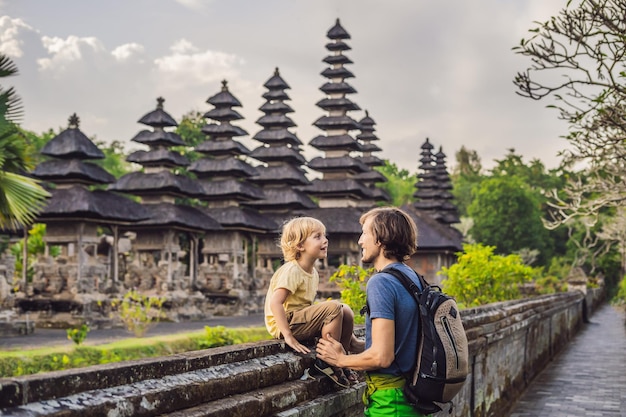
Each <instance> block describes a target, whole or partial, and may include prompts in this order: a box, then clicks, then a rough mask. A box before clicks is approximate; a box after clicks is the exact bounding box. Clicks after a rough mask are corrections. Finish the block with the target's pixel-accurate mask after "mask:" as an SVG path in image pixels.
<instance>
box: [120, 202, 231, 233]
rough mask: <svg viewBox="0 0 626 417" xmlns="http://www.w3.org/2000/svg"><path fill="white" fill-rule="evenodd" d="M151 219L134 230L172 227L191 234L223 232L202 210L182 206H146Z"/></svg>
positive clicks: (140, 222)
mask: <svg viewBox="0 0 626 417" xmlns="http://www.w3.org/2000/svg"><path fill="white" fill-rule="evenodd" d="M144 207H145V209H146V210H147V212H148V213H149V215H150V218H148V219H146V220H142V221H139V222H137V223H135V224H134V225H133V227H132V229H135V228H136V227H135V226H137V227H139V228H147V227H149V228H154V227H172V228H176V229H179V230H181V229H182V230H186V231H191V232H201V231H202V232H212V231H216V230H223V229H222V226H221V225H220V224H219V222H218V221H217V220H215V219H214V218H213V217H211V216H209V215H208V214H206V213H204V212H203V211H201V210H200V209H197V208H195V207H191V206H186V205H182V204H171V203H158V204H145V205H144Z"/></svg>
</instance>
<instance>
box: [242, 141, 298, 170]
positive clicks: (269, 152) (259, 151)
mask: <svg viewBox="0 0 626 417" xmlns="http://www.w3.org/2000/svg"><path fill="white" fill-rule="evenodd" d="M250 157H252V158H254V159H258V160H259V161H263V162H278V161H280V162H284V163H286V164H293V165H303V164H304V163H305V162H306V159H305V158H304V156H302V154H301V153H300V152H299V150H298V149H297V148H293V147H292V148H289V147H287V146H271V147H270V146H259V147H258V148H256V149H255V150H253V151H252V152H250ZM257 170H258V168H257Z"/></svg>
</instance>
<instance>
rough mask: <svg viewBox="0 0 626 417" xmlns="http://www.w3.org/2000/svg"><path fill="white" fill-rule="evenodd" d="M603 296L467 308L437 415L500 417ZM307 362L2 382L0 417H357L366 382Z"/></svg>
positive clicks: (279, 356) (102, 368)
mask: <svg viewBox="0 0 626 417" xmlns="http://www.w3.org/2000/svg"><path fill="white" fill-rule="evenodd" d="M602 297H603V292H602V290H591V291H589V292H587V293H586V294H583V293H581V292H578V291H572V292H568V293H561V294H554V295H546V296H540V297H535V298H531V299H525V300H518V301H511V302H506V303H497V304H491V305H488V306H483V307H480V308H473V309H468V310H464V311H463V312H462V314H463V322H464V325H465V328H466V332H467V335H468V340H469V342H470V364H471V375H470V376H469V378H468V380H467V383H466V384H465V386H464V388H463V390H462V391H461V392H460V393H459V395H458V396H457V397H456V398H455V400H454V404H455V406H454V408H453V410H452V413H448V410H447V409H446V410H444V411H442V412H440V413H438V414H437V415H436V416H455V417H461V416H463V417H492V416H503V415H506V414H507V411H508V409H509V408H510V406H511V405H512V404H513V403H514V401H515V400H516V399H517V398H518V397H519V395H520V394H521V392H522V391H523V390H524V388H525V387H526V386H527V385H528V384H529V383H531V381H532V379H533V377H534V376H536V375H537V374H538V373H539V372H540V371H541V370H542V369H543V368H544V367H545V365H546V363H548V362H549V361H550V360H551V359H552V358H553V357H554V356H555V355H556V354H557V353H558V352H559V351H560V350H561V348H562V347H563V346H564V345H566V344H567V343H568V342H569V341H570V340H571V338H572V337H573V336H574V335H575V333H576V332H577V331H578V330H579V328H580V326H581V325H582V323H583V321H584V320H585V318H586V317H587V316H588V315H591V314H592V312H593V310H595V308H596V306H597V305H598V304H599V303H600V302H601V301H602ZM360 331H361V332H362V329H360ZM313 360H314V359H313V356H312V355H307V356H302V355H297V354H295V353H293V352H292V351H291V350H290V349H289V348H286V347H285V346H284V344H282V343H280V342H278V341H267V342H259V343H250V344H244V345H238V346H229V347H222V348H214V349H207V350H202V351H197V352H189V353H185V354H178V355H171V356H167V357H161V358H155V359H144V360H138V361H128V362H123V363H116V364H107V365H98V366H92V367H88V368H84V369H75V370H68V371H61V372H50V373H47V374H39V375H31V376H25V377H20V378H7V379H0V415H3V416H18V415H19V416H53V415H55V416H60V415H63V416H66V417H72V416H85V415H89V416H119V417H122V416H157V415H159V416H189V415H193V416H220V417H223V416H255V417H264V416H276V417H287V416H290V417H296V416H301V417H305V416H328V417H339V416H342V417H353V416H361V415H362V412H363V405H362V403H361V395H362V393H363V389H364V383H363V382H361V383H358V384H357V385H355V386H353V387H351V388H348V389H343V390H337V389H335V387H334V386H333V385H332V384H331V383H330V381H329V380H327V379H324V378H321V377H314V378H307V374H308V371H307V370H308V369H309V368H310V367H311V364H312V362H313Z"/></svg>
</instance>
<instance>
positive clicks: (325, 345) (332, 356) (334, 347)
mask: <svg viewBox="0 0 626 417" xmlns="http://www.w3.org/2000/svg"><path fill="white" fill-rule="evenodd" d="M315 351H316V352H317V357H318V358H320V359H321V360H323V361H324V362H326V363H328V364H330V365H332V366H338V367H341V366H340V365H339V362H340V361H341V357H342V356H344V355H345V354H346V352H345V350H344V349H343V346H341V343H339V342H338V341H336V340H335V339H333V337H332V336H331V335H330V333H328V334H327V335H326V337H322V338H320V339H319V341H318V342H317V347H316V349H315Z"/></svg>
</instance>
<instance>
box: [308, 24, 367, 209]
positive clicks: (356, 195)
mask: <svg viewBox="0 0 626 417" xmlns="http://www.w3.org/2000/svg"><path fill="white" fill-rule="evenodd" d="M326 36H327V37H328V39H330V42H329V43H328V44H326V49H327V50H328V51H329V53H330V55H328V56H327V57H326V58H324V62H325V63H327V64H329V66H330V67H329V68H326V69H325V70H324V71H323V72H322V75H323V76H324V77H326V78H327V79H328V82H326V83H325V84H324V85H322V86H321V87H320V90H321V91H322V92H323V93H325V94H326V97H325V98H324V99H322V100H320V101H319V102H318V103H317V106H318V107H320V108H321V109H323V110H325V111H326V112H327V114H326V115H324V116H322V117H320V118H319V119H317V120H316V121H315V122H314V123H313V124H314V125H315V126H317V127H318V128H319V129H321V130H323V131H325V134H324V135H319V136H317V137H315V138H313V139H312V140H311V141H310V142H309V144H310V145H311V146H313V147H314V148H316V149H318V150H320V151H322V152H324V153H325V155H324V157H316V158H313V159H312V160H311V161H309V163H308V167H309V168H311V169H313V170H315V171H319V172H321V173H322V178H321V179H315V180H313V182H312V184H311V185H309V186H306V187H304V188H302V189H303V190H304V191H305V192H306V193H308V194H310V195H312V196H315V197H318V198H319V205H320V207H347V206H356V205H359V204H360V202H362V201H363V200H371V201H373V197H374V196H373V193H372V191H371V190H370V189H369V188H368V187H367V186H366V185H364V184H363V183H362V182H361V181H360V180H358V179H357V177H358V175H359V174H361V173H364V172H367V171H369V170H370V167H368V166H367V165H366V164H364V163H363V162H361V161H360V160H359V159H357V158H353V157H352V156H350V152H362V151H363V148H362V146H361V144H360V143H359V142H358V141H357V140H355V139H354V138H353V137H352V136H350V134H349V132H350V131H352V130H357V129H359V128H360V125H359V123H358V122H356V121H355V120H354V119H352V118H351V117H350V116H348V115H347V113H348V112H350V111H353V110H360V108H359V106H357V105H356V104H355V103H353V102H352V101H351V100H350V99H349V98H347V97H346V96H347V95H349V94H353V93H356V90H355V89H354V88H352V86H350V85H349V84H348V83H347V82H346V81H345V80H346V79H347V78H352V77H354V75H353V74H352V73H351V72H350V71H349V70H348V69H346V68H345V67H344V65H346V64H351V63H352V61H351V60H350V59H349V58H348V57H346V56H345V55H344V54H343V53H344V52H345V51H348V50H350V49H351V48H350V46H348V44H346V42H345V40H346V39H350V35H349V34H348V32H346V30H345V29H344V28H343V27H342V26H341V24H340V22H339V19H337V21H336V23H335V25H334V26H333V27H332V28H331V29H330V30H329V31H328V33H327V34H326Z"/></svg>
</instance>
